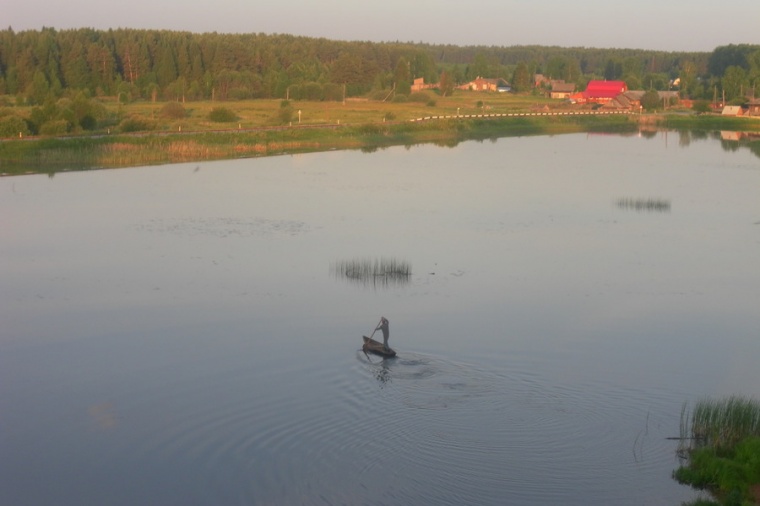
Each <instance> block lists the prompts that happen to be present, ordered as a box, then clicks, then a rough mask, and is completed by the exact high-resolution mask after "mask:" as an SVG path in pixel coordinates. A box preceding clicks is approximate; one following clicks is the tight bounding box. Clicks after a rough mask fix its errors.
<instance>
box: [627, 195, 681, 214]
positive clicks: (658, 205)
mask: <svg viewBox="0 0 760 506" xmlns="http://www.w3.org/2000/svg"><path fill="white" fill-rule="evenodd" d="M615 205H616V206H617V207H618V208H620V209H623V210H628V211H636V212H656V213H669V212H670V201H669V200H665V199H654V198H647V199H635V198H620V199H618V200H617V201H616V202H615Z"/></svg>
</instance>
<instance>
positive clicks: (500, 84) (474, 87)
mask: <svg viewBox="0 0 760 506" xmlns="http://www.w3.org/2000/svg"><path fill="white" fill-rule="evenodd" d="M457 88H458V89H460V90H471V91H502V92H503V91H509V90H510V89H511V88H510V86H509V84H508V83H507V82H506V81H505V80H504V79H502V78H500V77H499V78H496V79H486V78H484V77H480V76H478V77H476V78H475V79H474V80H472V81H470V82H469V83H466V84H463V85H461V86H458V87H457Z"/></svg>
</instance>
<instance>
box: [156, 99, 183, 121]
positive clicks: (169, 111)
mask: <svg viewBox="0 0 760 506" xmlns="http://www.w3.org/2000/svg"><path fill="white" fill-rule="evenodd" d="M161 116H162V117H164V118H169V119H183V118H184V117H185V116H187V112H186V111H185V108H184V107H183V106H182V104H180V103H179V102H168V103H167V104H165V105H164V106H163V107H162V108H161Z"/></svg>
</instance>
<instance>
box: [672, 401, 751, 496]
mask: <svg viewBox="0 0 760 506" xmlns="http://www.w3.org/2000/svg"><path fill="white" fill-rule="evenodd" d="M680 427H681V435H680V444H679V448H678V452H679V456H680V457H681V458H682V459H684V461H685V465H683V466H681V467H679V468H678V469H677V470H676V471H674V472H673V478H675V479H676V480H677V481H678V482H679V483H684V484H688V485H691V486H693V487H695V488H698V489H706V490H708V491H709V492H710V493H711V494H712V495H713V496H714V497H715V498H716V499H717V500H718V502H717V503H712V502H711V503H708V504H730V505H737V506H740V505H745V504H746V505H752V504H760V402H758V401H756V400H754V399H750V398H746V397H741V396H731V397H727V398H724V399H718V400H714V399H703V400H700V401H699V402H697V404H696V405H695V406H694V409H692V410H691V411H689V409H688V406H687V404H684V405H683V407H682V409H681V423H680Z"/></svg>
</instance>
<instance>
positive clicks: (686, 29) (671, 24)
mask: <svg viewBox="0 0 760 506" xmlns="http://www.w3.org/2000/svg"><path fill="white" fill-rule="evenodd" d="M0 26H2V28H7V27H8V26H11V27H12V28H13V29H14V30H15V31H21V30H28V29H40V28H42V27H43V26H47V27H53V28H56V29H66V28H82V27H90V28H97V29H108V28H120V27H121V28H156V29H168V30H182V31H190V32H196V33H200V32H214V31H216V32H220V33H268V34H271V33H288V34H293V35H304V36H309V37H325V38H329V39H339V40H369V41H375V42H381V41H401V42H426V43H431V44H455V45H460V46H466V45H487V46H512V45H529V44H539V45H556V46H562V47H572V46H584V47H599V48H611V47H616V48H638V49H658V50H664V51H712V50H713V49H714V48H715V47H716V46H721V45H726V44H742V43H747V44H760V0H731V1H730V2H725V3H724V2H715V1H709V2H708V1H706V0H633V1H628V2H621V1H619V0H577V1H575V2H572V1H568V0H479V1H478V0H476V1H470V0H456V1H455V0H381V1H372V0H288V1H277V0H204V1H201V0H122V1H119V2H114V1H110V0H0Z"/></svg>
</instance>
